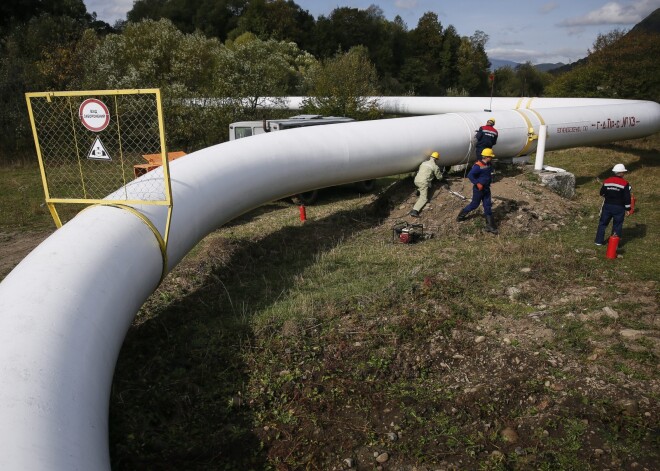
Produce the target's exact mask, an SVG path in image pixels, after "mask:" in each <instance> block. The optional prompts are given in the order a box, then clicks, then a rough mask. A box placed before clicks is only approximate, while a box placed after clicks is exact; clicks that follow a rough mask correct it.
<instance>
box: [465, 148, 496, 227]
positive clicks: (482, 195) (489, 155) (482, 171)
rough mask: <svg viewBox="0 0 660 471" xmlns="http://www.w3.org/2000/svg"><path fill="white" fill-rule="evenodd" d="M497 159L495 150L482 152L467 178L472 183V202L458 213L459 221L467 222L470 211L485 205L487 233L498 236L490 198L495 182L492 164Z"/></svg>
mask: <svg viewBox="0 0 660 471" xmlns="http://www.w3.org/2000/svg"><path fill="white" fill-rule="evenodd" d="M493 157H495V154H494V153H493V149H484V150H483V151H481V158H480V159H479V160H477V161H476V162H475V164H474V165H473V166H472V169H471V170H470V172H469V173H468V175H467V177H468V178H469V179H470V181H471V182H472V201H470V204H468V205H467V206H466V207H465V208H463V209H462V210H461V212H460V213H458V217H457V218H456V220H457V221H459V222H460V221H465V219H466V218H467V215H468V214H469V213H470V211H473V210H475V209H477V208H478V207H479V205H480V204H481V203H483V205H484V216H485V217H486V232H490V233H492V234H497V229H496V228H495V224H494V222H493V210H492V207H493V202H492V200H491V197H490V184H491V182H492V180H493V167H491V165H490V162H491V160H493Z"/></svg>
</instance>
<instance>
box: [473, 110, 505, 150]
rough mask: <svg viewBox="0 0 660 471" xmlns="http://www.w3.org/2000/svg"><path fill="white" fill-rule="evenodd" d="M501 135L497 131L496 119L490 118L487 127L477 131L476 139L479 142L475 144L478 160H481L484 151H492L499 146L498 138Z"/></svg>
mask: <svg viewBox="0 0 660 471" xmlns="http://www.w3.org/2000/svg"><path fill="white" fill-rule="evenodd" d="M498 136H499V133H498V132H497V129H495V118H490V119H489V120H488V121H486V125H485V126H481V127H480V128H479V129H477V132H476V134H475V137H476V139H477V142H476V144H475V146H474V147H475V152H476V153H477V159H480V158H481V152H482V151H483V150H484V149H492V148H493V147H495V144H497V137H498Z"/></svg>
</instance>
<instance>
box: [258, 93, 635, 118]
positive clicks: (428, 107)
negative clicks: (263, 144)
mask: <svg viewBox="0 0 660 471" xmlns="http://www.w3.org/2000/svg"><path fill="white" fill-rule="evenodd" d="M306 99H309V97H301V96H289V97H267V98H264V99H262V101H261V102H260V107H263V108H268V109H285V110H301V109H303V106H304V100H306ZM364 101H365V102H367V103H370V104H372V105H375V106H376V107H377V108H378V109H380V110H381V111H383V112H384V113H388V114H396V115H416V116H421V115H429V114H442V113H453V112H456V111H463V112H479V111H486V112H490V111H504V110H522V109H546V108H572V107H575V106H599V105H625V104H630V103H631V100H617V99H612V98H536V97H518V98H515V97H514V98H506V97H494V98H492V99H491V98H490V97H397V96H386V97H382V96H381V97H376V96H373V97H365V100H364Z"/></svg>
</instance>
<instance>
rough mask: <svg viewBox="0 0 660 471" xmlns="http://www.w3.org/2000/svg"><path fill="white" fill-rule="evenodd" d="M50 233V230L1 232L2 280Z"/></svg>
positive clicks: (0, 273) (0, 267) (0, 262)
mask: <svg viewBox="0 0 660 471" xmlns="http://www.w3.org/2000/svg"><path fill="white" fill-rule="evenodd" d="M50 234H51V233H50V232H0V280H2V279H3V278H4V277H5V276H7V274H8V273H9V272H10V271H12V270H13V269H14V267H15V266H16V265H18V264H19V262H20V261H21V260H23V259H24V258H25V257H26V256H27V254H29V253H30V252H32V250H33V249H34V248H35V247H36V246H37V245H39V244H40V243H41V242H43V241H44V239H46V237H48V236H49V235H50Z"/></svg>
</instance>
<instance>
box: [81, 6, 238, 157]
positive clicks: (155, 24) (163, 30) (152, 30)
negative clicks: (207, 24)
mask: <svg viewBox="0 0 660 471" xmlns="http://www.w3.org/2000/svg"><path fill="white" fill-rule="evenodd" d="M222 48H223V46H222V44H221V43H220V42H219V41H217V40H216V39H208V38H206V37H204V36H203V35H201V34H198V33H195V34H184V33H182V32H181V31H179V30H178V29H177V28H176V27H175V26H174V25H173V24H172V22H170V21H169V20H164V19H163V20H159V21H153V20H145V21H142V22H140V23H128V24H127V26H126V28H125V30H124V31H123V33H122V34H111V35H108V36H107V37H106V38H105V39H104V40H103V41H102V43H101V44H100V45H99V46H98V48H97V49H96V51H95V53H94V54H93V55H90V56H89V57H88V60H87V61H86V62H85V78H84V81H83V84H82V85H83V88H85V89H111V90H114V89H135V88H159V89H160V90H161V93H162V97H163V106H164V108H165V110H166V113H165V129H166V132H167V139H168V145H169V146H170V148H171V149H180V148H181V149H184V150H188V151H189V150H194V149H197V148H200V147H205V146H208V145H211V144H214V143H217V142H219V141H220V139H221V137H222V136H223V132H224V133H225V134H226V131H224V127H226V126H225V124H228V123H229V121H228V120H227V119H225V112H226V110H225V109H224V108H223V107H222V106H206V107H202V106H191V103H199V102H192V101H191V99H193V98H200V99H209V98H211V97H213V96H215V95H214V91H215V80H216V73H217V70H218V67H219V63H220V51H221V49H222ZM206 104H207V105H208V104H210V102H207V103H206Z"/></svg>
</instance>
